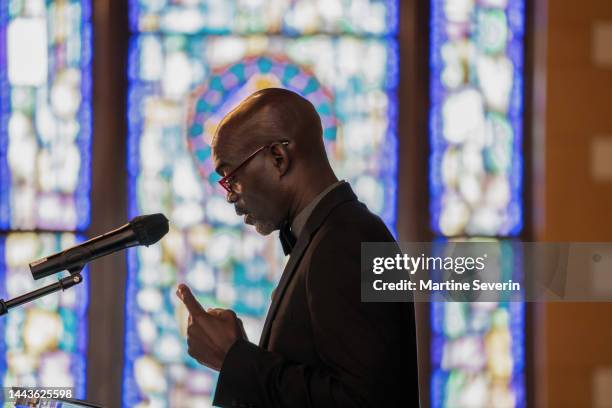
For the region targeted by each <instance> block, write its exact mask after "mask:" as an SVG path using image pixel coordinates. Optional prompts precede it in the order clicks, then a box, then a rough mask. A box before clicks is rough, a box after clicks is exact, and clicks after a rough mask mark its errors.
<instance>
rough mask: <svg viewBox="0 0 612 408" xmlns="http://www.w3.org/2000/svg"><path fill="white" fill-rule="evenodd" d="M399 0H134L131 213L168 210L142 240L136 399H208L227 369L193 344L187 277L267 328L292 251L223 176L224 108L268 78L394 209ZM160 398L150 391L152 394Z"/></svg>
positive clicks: (139, 402) (127, 399)
mask: <svg viewBox="0 0 612 408" xmlns="http://www.w3.org/2000/svg"><path fill="white" fill-rule="evenodd" d="M395 7H396V4H395V2H393V1H373V0H364V1H359V2H344V1H331V0H330V1H325V2H315V1H288V0H287V1H285V0H279V1H275V2H261V1H254V2H253V1H249V2H245V1H229V0H227V1H199V2H198V1H195V2H193V1H192V2H165V1H155V2H154V1H132V3H131V15H130V19H131V24H132V32H133V35H132V39H131V46H130V52H129V67H128V69H129V81H130V90H129V108H128V109H129V112H128V121H129V143H128V144H129V151H128V172H129V177H130V199H129V203H130V213H131V215H135V214H139V213H152V212H163V213H165V214H166V215H167V216H168V218H169V219H170V222H171V229H170V232H169V234H168V235H167V236H166V237H165V238H164V240H162V241H161V244H160V245H158V246H152V247H151V248H146V249H138V250H134V251H131V252H130V253H129V257H128V259H129V261H128V263H129V265H128V270H129V278H128V293H127V306H126V316H127V325H126V326H127V333H126V358H125V361H126V365H125V380H124V381H125V382H124V391H123V393H124V394H123V395H124V405H125V406H130V407H133V406H139V407H144V406H158V405H159V406H196V405H198V404H200V405H199V406H206V405H209V404H210V394H211V393H212V391H213V390H214V387H215V383H216V375H215V374H214V373H213V372H212V371H209V370H208V369H206V368H203V367H202V366H200V365H199V364H198V363H197V362H195V361H194V360H193V359H191V358H190V357H189V356H188V355H187V352H186V346H185V338H184V335H183V334H182V330H184V326H185V324H186V318H187V316H186V311H185V310H184V309H182V307H180V306H177V301H176V298H175V295H174V291H175V288H176V284H177V283H178V282H180V281H184V282H186V283H187V284H189V285H190V286H191V287H192V288H193V289H194V291H195V293H196V295H197V296H198V298H199V299H200V301H202V303H204V304H205V305H207V306H221V307H230V308H232V309H234V310H235V311H236V312H237V313H239V314H240V315H241V317H242V318H243V321H244V323H245V328H246V331H247V332H248V334H249V338H250V340H251V341H254V342H257V339H258V337H259V333H260V330H261V326H262V325H263V321H262V319H263V317H264V316H265V311H266V309H267V307H268V304H269V297H270V291H271V289H272V288H273V287H274V286H275V284H276V281H277V279H278V277H279V275H280V272H281V271H282V266H283V263H284V257H283V256H282V251H281V249H280V245H279V244H278V242H277V239H275V237H268V238H263V237H261V236H259V235H257V233H256V232H255V231H254V230H253V229H252V228H250V227H245V226H243V224H242V219H241V218H240V217H238V216H236V214H235V212H234V210H233V208H232V207H231V206H229V205H228V204H227V203H226V201H225V197H224V195H223V193H222V190H220V189H219V187H218V186H217V185H216V180H217V176H216V175H215V174H214V172H213V167H212V163H211V158H210V148H209V142H210V138H211V136H212V134H213V133H214V130H215V129H216V126H217V125H218V123H219V121H220V120H221V118H222V117H223V115H224V114H225V113H226V112H228V111H229V110H230V109H231V108H233V107H234V106H235V105H236V104H237V103H238V102H239V101H240V100H242V99H243V98H244V97H246V96H248V95H249V94H250V93H252V92H254V91H256V90H258V89H261V88H266V87H285V88H288V89H291V90H294V91H296V92H298V93H300V94H302V95H304V96H305V97H307V98H309V99H310V101H311V102H312V103H313V104H314V105H315V107H316V108H317V110H318V112H319V114H320V115H321V118H322V124H323V127H324V139H325V143H326V147H327V149H328V154H329V156H330V160H331V161H332V165H333V166H334V169H335V170H336V171H337V173H338V175H339V176H340V177H342V178H344V179H346V180H348V181H349V182H350V183H351V184H352V185H353V187H354V188H355V190H356V192H357V194H358V195H359V196H360V198H361V199H362V200H363V201H364V202H366V204H367V205H368V206H369V207H370V208H371V209H372V210H373V211H375V212H376V213H378V214H379V215H381V217H382V218H383V219H384V220H385V221H386V223H387V224H388V225H389V226H393V225H394V222H395V209H394V207H395V190H396V189H395V178H396V136H395V125H396V110H395V109H396V104H395V87H396V81H397V68H398V67H397V44H396V39H395V30H396V9H395ZM147 401H148V402H147Z"/></svg>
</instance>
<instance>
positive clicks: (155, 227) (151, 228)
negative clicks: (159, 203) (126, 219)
mask: <svg viewBox="0 0 612 408" xmlns="http://www.w3.org/2000/svg"><path fill="white" fill-rule="evenodd" d="M130 226H131V227H132V230H133V231H134V233H135V234H136V237H137V239H138V242H139V243H140V245H146V246H149V245H151V244H154V243H156V242H157V241H159V240H160V239H161V238H162V237H163V236H164V235H166V234H167V233H168V228H169V227H168V219H167V218H166V216H165V215H164V214H161V213H157V214H150V215H139V216H138V217H134V219H132V221H130Z"/></svg>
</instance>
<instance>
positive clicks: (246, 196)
mask: <svg viewBox="0 0 612 408" xmlns="http://www.w3.org/2000/svg"><path fill="white" fill-rule="evenodd" d="M212 155H213V161H214V163H215V167H216V170H217V172H218V173H219V174H220V175H222V176H224V177H225V179H224V180H223V185H224V188H225V189H226V190H227V196H226V197H227V201H228V202H229V203H231V204H233V205H234V207H235V209H236V213H238V214H239V215H244V217H245V218H244V222H245V223H247V224H252V225H254V226H255V228H256V229H257V231H258V232H259V233H260V234H262V235H267V234H269V233H270V232H272V231H274V230H275V229H278V228H280V226H281V225H282V223H283V222H286V221H288V220H289V221H290V220H292V219H293V217H294V216H295V214H298V213H299V211H300V210H301V209H302V208H304V207H305V205H306V204H308V203H309V202H310V201H312V199H313V198H314V197H315V196H316V195H317V194H319V193H320V192H321V191H322V190H324V189H325V188H326V187H327V186H329V185H331V184H332V183H334V182H335V181H337V178H336V176H335V174H334V172H333V170H332V168H331V166H330V164H329V161H328V160H327V155H326V153H325V146H324V144H323V136H322V129H321V119H320V118H319V115H318V114H317V111H316V110H315V108H314V106H312V104H311V103H310V102H309V101H308V100H306V99H305V98H303V97H301V96H300V95H298V94H296V93H294V92H291V91H288V90H286V89H279V88H268V89H262V90H261V91H258V92H255V93H254V94H252V95H251V96H249V97H248V98H246V99H245V100H244V101H242V102H241V103H240V105H238V107H237V108H236V109H234V110H233V111H231V112H230V113H229V114H228V115H227V116H225V118H223V120H222V121H221V124H220V125H219V127H218V128H217V133H216V135H215V137H214V139H213V142H212Z"/></svg>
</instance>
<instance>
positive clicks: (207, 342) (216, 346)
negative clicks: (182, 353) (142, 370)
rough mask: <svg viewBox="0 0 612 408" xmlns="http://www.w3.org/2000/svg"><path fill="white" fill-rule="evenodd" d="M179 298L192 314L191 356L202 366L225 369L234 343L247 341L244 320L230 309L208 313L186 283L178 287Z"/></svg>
mask: <svg viewBox="0 0 612 408" xmlns="http://www.w3.org/2000/svg"><path fill="white" fill-rule="evenodd" d="M176 295H177V296H178V297H179V299H181V301H182V302H183V303H184V304H185V306H186V307H187V310H188V311H189V324H188V326H187V346H188V352H189V355H190V356H191V357H193V358H195V359H196V360H197V361H198V362H199V363H200V364H203V365H205V366H207V367H209V368H212V369H213V370H217V371H219V370H221V367H222V365H223V360H224V359H225V355H226V354H227V352H228V350H229V349H230V347H231V346H232V345H233V344H234V342H235V341H236V340H237V339H239V338H242V339H245V340H247V337H246V334H245V332H244V327H243V326H242V321H240V319H238V317H237V316H236V313H234V312H233V311H232V310H229V309H219V308H214V309H208V311H206V310H204V308H203V307H202V305H200V303H199V302H198V301H197V300H196V298H195V297H194V296H193V294H192V293H191V290H190V289H189V287H187V285H185V284H180V285H179V286H178V288H177V290H176Z"/></svg>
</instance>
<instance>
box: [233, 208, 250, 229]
mask: <svg viewBox="0 0 612 408" xmlns="http://www.w3.org/2000/svg"><path fill="white" fill-rule="evenodd" d="M235 210H236V214H238V216H244V223H245V224H249V225H253V223H254V219H253V217H252V216H251V215H250V214H248V213H247V212H246V211H245V210H243V209H242V208H239V207H235Z"/></svg>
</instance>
